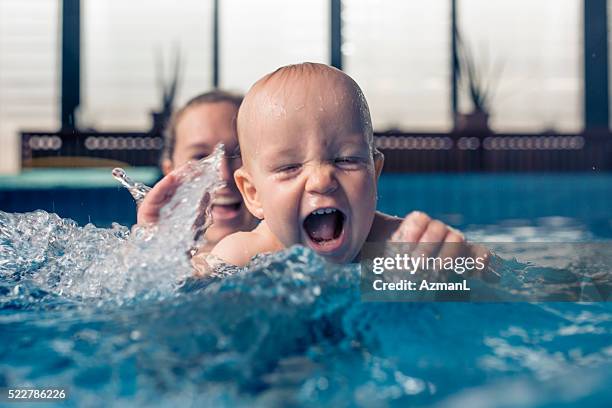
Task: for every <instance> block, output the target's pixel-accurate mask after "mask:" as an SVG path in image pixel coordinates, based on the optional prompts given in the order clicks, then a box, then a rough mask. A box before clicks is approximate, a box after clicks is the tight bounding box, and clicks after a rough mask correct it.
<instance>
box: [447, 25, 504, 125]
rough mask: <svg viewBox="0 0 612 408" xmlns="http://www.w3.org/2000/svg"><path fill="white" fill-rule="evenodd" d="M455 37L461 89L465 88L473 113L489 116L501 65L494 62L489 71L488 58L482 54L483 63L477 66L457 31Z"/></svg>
mask: <svg viewBox="0 0 612 408" xmlns="http://www.w3.org/2000/svg"><path fill="white" fill-rule="evenodd" d="M456 35H457V50H458V53H457V54H458V55H457V58H458V64H457V66H458V67H459V72H458V73H459V81H460V83H461V85H462V87H464V88H467V95H468V97H469V99H470V101H471V102H472V106H473V110H474V112H483V113H486V114H489V113H491V106H492V99H493V96H494V94H495V90H496V87H497V85H498V82H499V79H500V78H501V74H502V72H503V68H504V67H503V63H502V62H501V61H496V63H494V64H493V66H492V67H491V68H490V69H489V63H488V58H486V54H484V55H485V59H484V62H482V63H481V64H480V65H477V64H476V59H475V58H474V54H473V53H472V50H471V48H470V46H469V45H468V44H467V43H466V42H465V41H464V40H463V37H462V36H461V35H460V33H459V32H458V31H457V33H456Z"/></svg>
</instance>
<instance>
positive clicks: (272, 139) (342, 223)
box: [239, 80, 382, 263]
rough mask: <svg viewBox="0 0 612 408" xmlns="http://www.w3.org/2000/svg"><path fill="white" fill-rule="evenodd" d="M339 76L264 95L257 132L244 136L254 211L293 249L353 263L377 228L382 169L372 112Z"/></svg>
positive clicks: (252, 130) (254, 129)
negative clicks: (366, 114)
mask: <svg viewBox="0 0 612 408" xmlns="http://www.w3.org/2000/svg"><path fill="white" fill-rule="evenodd" d="M337 82H338V81H333V80H331V81H319V82H318V83H308V84H307V85H305V86H303V87H302V88H300V87H297V86H293V87H292V88H290V89H286V88H285V89H281V90H280V92H274V91H275V90H274V89H272V92H267V93H264V95H261V96H260V95H258V96H257V98H256V100H255V102H256V107H255V108H254V110H255V111H256V112H254V114H253V115H252V116H251V115H249V116H250V117H251V118H253V119H252V120H250V121H249V122H248V124H247V125H246V126H248V127H249V130H248V132H249V135H248V136H247V137H245V138H244V139H246V140H244V139H241V148H242V154H243V158H245V157H246V156H247V155H248V163H245V165H246V166H245V168H244V169H243V170H241V171H244V172H246V173H248V176H247V177H249V178H250V182H251V183H252V190H251V191H250V194H251V196H252V197H254V200H252V201H253V202H252V205H251V206H250V207H251V208H250V209H251V210H252V211H253V212H254V213H255V214H256V215H257V216H263V218H264V219H265V221H266V223H267V224H268V226H269V228H270V230H271V231H272V232H273V233H274V235H275V236H276V238H277V239H278V240H279V241H280V242H281V243H282V244H283V245H284V246H285V247H289V246H291V245H294V244H302V245H304V246H307V247H310V248H312V249H313V250H314V251H316V252H317V253H319V254H320V255H322V256H324V257H325V258H327V259H328V260H330V261H332V262H338V263H345V262H351V261H352V260H353V259H354V258H355V257H356V256H357V254H358V253H359V251H360V249H361V247H362V245H363V243H364V242H365V239H366V237H367V235H368V233H369V231H370V228H371V225H372V220H373V217H374V212H375V209H376V182H377V176H378V172H377V169H376V168H375V163H374V160H373V157H372V149H371V146H370V142H369V140H370V139H369V137H370V138H371V136H370V135H368V133H369V132H370V130H369V129H370V127H369V125H366V123H364V122H365V121H366V120H369V118H368V119H365V118H363V114H362V113H361V112H360V111H359V109H358V108H357V105H359V104H358V103H356V101H355V100H354V98H355V95H354V92H350V91H349V90H347V89H346V88H347V86H346V84H343V83H337ZM279 89H280V88H279ZM277 90H278V89H277ZM246 161H247V159H245V162H246ZM381 164H382V163H381ZM378 170H380V169H378ZM239 185H240V184H239ZM247 190H248V188H247ZM243 192H244V191H243ZM247 193H248V192H247Z"/></svg>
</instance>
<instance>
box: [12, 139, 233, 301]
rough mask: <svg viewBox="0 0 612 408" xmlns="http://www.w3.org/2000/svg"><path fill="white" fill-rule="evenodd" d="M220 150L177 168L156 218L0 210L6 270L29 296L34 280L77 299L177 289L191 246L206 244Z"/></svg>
mask: <svg viewBox="0 0 612 408" xmlns="http://www.w3.org/2000/svg"><path fill="white" fill-rule="evenodd" d="M222 155H223V146H219V147H217V148H216V149H215V152H214V153H213V154H212V155H211V156H209V158H206V159H203V160H200V161H197V162H190V163H188V164H186V165H185V166H183V167H181V168H180V169H178V171H177V172H176V173H175V174H176V175H177V176H178V179H179V181H180V185H179V187H178V188H177V190H176V192H175V194H174V196H173V197H172V199H171V200H170V202H169V203H168V204H167V205H165V206H164V208H162V210H161V212H160V219H159V222H158V223H157V224H156V225H153V226H143V227H141V226H135V227H134V228H133V229H132V231H129V230H128V228H126V227H123V226H120V225H118V224H113V226H112V228H110V229H103V228H97V227H95V226H94V225H92V224H88V225H86V226H84V227H79V226H78V225H77V224H76V223H75V222H74V221H72V220H69V219H62V218H60V217H59V216H57V215H56V214H49V213H47V212H45V211H35V212H32V213H25V214H7V213H4V212H0V277H2V278H4V279H6V280H7V281H8V282H12V283H13V284H15V283H18V284H20V285H21V286H20V288H21V290H23V291H24V293H23V296H29V291H27V290H26V288H28V287H30V286H32V287H34V288H37V289H39V290H43V291H46V292H49V293H51V294H54V295H59V296H64V297H67V298H72V299H79V300H84V299H92V300H99V301H116V302H123V301H125V300H127V299H132V298H135V297H137V296H144V297H156V296H164V295H167V294H172V293H173V289H174V288H175V287H176V285H177V282H180V281H182V280H184V279H186V278H187V277H189V276H190V275H191V266H190V263H189V254H190V251H191V250H192V248H194V247H197V246H200V245H202V244H203V240H204V232H205V231H206V228H207V227H208V226H209V225H210V221H211V217H210V204H211V203H210V196H211V194H212V192H213V191H214V190H215V189H217V188H218V187H220V186H221V181H220V179H219V176H218V170H219V166H220V163H221V158H222ZM116 173H117V175H119V172H116ZM123 176H124V177H123V178H122V180H124V181H125V183H126V184H127V185H129V186H131V187H130V188H132V187H133V188H132V189H131V190H130V192H131V193H132V194H133V196H134V198H135V199H137V200H138V198H137V197H143V194H145V193H146V189H144V188H143V187H142V186H143V185H142V184H139V183H134V182H133V181H132V180H130V179H129V178H128V177H126V176H125V174H123ZM134 186H139V187H134ZM128 189H129V188H128ZM135 191H138V192H139V193H138V194H135V193H134V192H135ZM188 225H191V226H192V227H191V228H185V226H188ZM26 292H27V293H26Z"/></svg>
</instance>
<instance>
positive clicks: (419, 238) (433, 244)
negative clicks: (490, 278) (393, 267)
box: [372, 211, 491, 263]
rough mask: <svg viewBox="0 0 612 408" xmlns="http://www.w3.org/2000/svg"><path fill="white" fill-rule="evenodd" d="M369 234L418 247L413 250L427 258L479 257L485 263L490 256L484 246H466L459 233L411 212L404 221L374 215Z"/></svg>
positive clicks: (377, 214)
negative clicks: (373, 233)
mask: <svg viewBox="0 0 612 408" xmlns="http://www.w3.org/2000/svg"><path fill="white" fill-rule="evenodd" d="M372 231H374V232H375V233H376V234H377V235H378V236H376V237H375V238H376V241H378V242H382V241H389V242H405V243H411V244H419V245H418V246H417V247H416V248H415V250H417V251H418V252H419V253H423V254H424V255H426V256H438V257H440V258H446V257H451V258H456V257H459V256H471V257H474V258H478V257H481V258H484V259H485V263H488V262H489V259H490V256H491V254H490V252H489V250H488V249H487V248H486V247H484V246H482V245H474V244H470V243H468V242H467V241H466V239H465V237H464V236H463V234H462V233H461V232H459V231H457V230H456V229H454V228H452V227H450V226H448V225H446V224H444V223H443V222H441V221H438V220H434V219H432V218H431V217H429V216H428V215H427V214H425V213H423V212H420V211H413V212H411V213H410V214H408V215H407V216H406V218H403V219H402V218H398V217H392V216H390V215H387V214H383V213H379V212H377V213H376V216H375V217H374V224H373V226H372Z"/></svg>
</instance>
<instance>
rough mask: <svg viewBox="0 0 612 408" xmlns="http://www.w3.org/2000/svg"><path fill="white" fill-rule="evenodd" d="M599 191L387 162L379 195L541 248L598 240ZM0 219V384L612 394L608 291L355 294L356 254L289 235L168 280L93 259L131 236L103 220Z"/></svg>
mask: <svg viewBox="0 0 612 408" xmlns="http://www.w3.org/2000/svg"><path fill="white" fill-rule="evenodd" d="M611 190H612V176H607V175H605V176H601V175H593V176H585V177H580V176H575V175H564V176H561V175H548V176H533V175H524V176H519V175H505V176H489V175H469V176H442V175H435V176H434V175H418V176H399V175H398V176H395V175H393V176H385V177H384V178H383V179H382V180H381V187H380V194H379V197H380V208H381V209H382V210H383V211H387V212H390V213H396V214H404V213H406V212H408V211H410V210H412V209H415V208H419V209H423V210H426V211H428V212H430V213H431V214H433V215H435V216H436V217H440V218H442V219H444V220H445V221H447V222H451V223H452V224H454V225H457V226H460V227H461V228H462V229H463V230H465V231H466V232H467V235H468V237H470V238H472V239H477V240H479V241H483V242H516V241H521V242H525V243H528V242H531V241H534V242H550V243H551V244H550V248H551V255H552V254H554V251H553V250H552V249H554V244H553V242H590V241H609V240H610V239H612V203H611V200H610V199H609V197H612V194H610V193H611V192H612V191H611ZM8 227H10V228H8ZM3 228H4V229H3ZM9 230H10V231H13V232H14V231H17V230H19V231H20V232H19V233H9ZM0 232H2V234H0V251H3V252H1V253H0V277H1V278H0V332H1V334H2V336H1V338H2V341H1V343H0V355H1V356H2V359H1V360H0V387H25V386H30V387H38V388H51V387H63V388H66V389H67V391H68V395H69V398H68V400H67V401H65V402H63V403H62V404H63V405H65V406H101V407H102V406H110V405H115V406H140V405H142V406H185V405H187V406H191V405H193V406H249V407H250V406H312V405H316V406H334V407H335V406H407V405H409V406H439V407H455V406H470V407H489V406H501V407H503V406H527V407H552V406H576V407H578V406H580V407H582V406H609V405H610V403H611V401H612V389H610V387H609V384H610V383H611V382H612V370H611V369H612V313H611V312H612V307H611V306H610V303H609V302H596V303H507V304H505V303H486V304H469V303H432V302H423V303H365V302H361V301H360V293H359V273H360V272H359V268H358V266H354V265H352V266H350V265H349V266H344V267H339V266H332V265H329V264H326V263H325V262H324V261H322V260H321V259H320V258H319V257H317V256H316V254H314V253H313V252H311V251H309V250H305V249H303V248H300V247H294V248H290V249H289V250H287V251H284V252H281V253H278V254H275V255H272V256H268V257H262V258H260V259H258V260H257V261H256V262H254V263H253V264H252V266H251V267H250V268H249V269H248V270H239V271H237V272H236V273H235V274H234V275H232V276H229V277H227V278H224V279H212V280H205V281H188V282H187V283H186V284H184V285H181V286H178V287H177V285H173V284H172V282H176V280H177V276H178V277H181V276H183V277H184V276H185V275H181V273H183V272H180V271H179V272H177V271H178V270H181V271H182V268H184V266H183V265H179V264H176V267H173V265H174V264H173V263H172V262H178V260H177V259H170V258H166V257H159V258H155V260H154V261H150V262H148V263H146V262H145V263H146V265H141V263H140V262H131V261H129V259H131V258H129V257H128V260H127V261H126V259H125V258H126V257H125V256H123V255H122V257H120V259H121V260H122V261H121V262H117V261H114V262H113V263H111V264H110V266H109V267H106V268H96V267H92V265H97V264H98V263H104V262H105V260H104V257H112V256H115V255H116V254H115V253H114V252H113V251H109V252H108V253H106V254H105V253H103V252H104V251H101V250H98V251H96V248H102V247H105V245H106V244H108V243H110V247H112V248H116V247H117V246H118V245H123V243H125V242H129V239H128V238H127V237H128V236H129V235H130V234H129V232H128V231H127V229H125V228H121V227H119V226H115V227H114V229H112V230H98V229H95V228H93V227H85V228H81V227H78V226H77V225H75V224H72V223H70V222H68V221H65V220H62V219H61V218H59V217H54V216H52V215H48V214H46V213H37V214H26V215H11V214H4V213H0ZM171 233H177V231H171ZM66 236H70V237H71V238H70V239H68V238H65V237H66ZM87 240H90V241H92V242H93V244H92V245H91V246H88V245H87V244H86V243H85V244H82V245H83V247H82V248H75V245H77V243H78V242H83V241H87ZM161 244H163V243H155V242H153V244H150V245H161ZM130 245H135V246H136V247H137V249H138V250H139V251H144V252H143V253H145V254H147V257H146V258H147V259H149V258H148V257H149V256H150V257H154V256H156V255H155V254H156V253H158V252H163V251H159V248H157V251H150V250H149V249H148V248H145V247H140V246H139V245H141V243H140V242H137V243H135V244H133V243H132V244H130ZM147 245H148V244H147ZM525 248H526V251H529V250H530V249H529V248H530V247H529V246H528V244H527V246H526V247H525ZM525 248H524V249H525ZM10 251H13V252H11V254H10V255H9V252H10ZM147 251H150V252H147ZM533 251H534V252H536V251H537V252H538V254H539V255H542V254H541V252H542V246H541V245H538V246H537V247H535V246H534V248H533ZM166 252H172V249H171V248H170V249H168V250H167V251H166ZM544 252H546V249H545V250H544ZM26 253H27V254H28V256H21V257H19V255H20V254H26ZM80 254H86V255H87V256H81V255H80ZM109 254H111V255H109ZM113 254H115V255H113ZM17 258H18V261H16V260H15V259H17ZM508 265H512V268H515V272H517V273H522V272H524V270H523V269H525V268H528V267H529V266H530V265H523V264H520V263H516V262H515V263H511V262H510V260H508ZM531 266H532V265H531ZM122 268H123V269H122ZM118 271H120V272H121V273H118ZM128 271H129V272H130V273H128ZM92 275H93V277H92ZM126 276H127V277H126ZM94 277H95V279H94ZM94 281H95V282H94ZM83 282H86V283H87V285H83V284H82V283H83ZM94 283H95V284H94ZM178 404H180V405H178ZM41 406H42V405H41Z"/></svg>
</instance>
